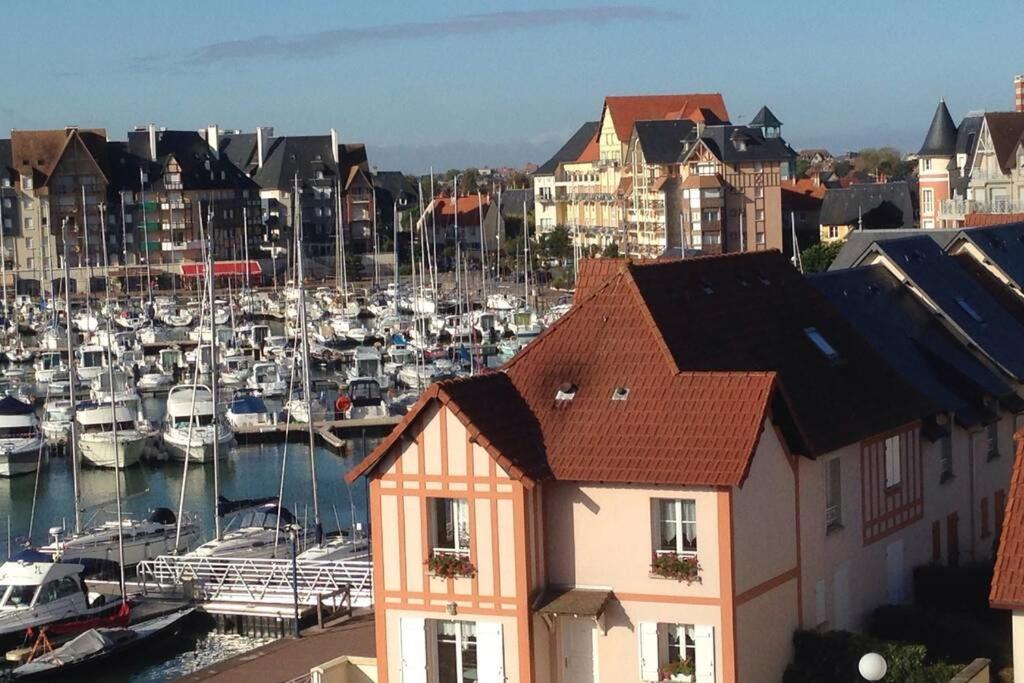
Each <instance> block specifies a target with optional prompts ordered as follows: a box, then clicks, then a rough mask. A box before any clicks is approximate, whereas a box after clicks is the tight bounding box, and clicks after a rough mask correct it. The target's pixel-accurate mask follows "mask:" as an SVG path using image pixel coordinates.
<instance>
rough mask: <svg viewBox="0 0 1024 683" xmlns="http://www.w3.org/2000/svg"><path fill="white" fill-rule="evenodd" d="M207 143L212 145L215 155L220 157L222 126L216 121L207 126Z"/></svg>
mask: <svg viewBox="0 0 1024 683" xmlns="http://www.w3.org/2000/svg"><path fill="white" fill-rule="evenodd" d="M206 144H207V145H209V146H210V151H211V152H213V156H215V157H217V158H218V159H219V158H220V128H218V127H217V124H216V123H214V124H212V125H209V126H207V127H206Z"/></svg>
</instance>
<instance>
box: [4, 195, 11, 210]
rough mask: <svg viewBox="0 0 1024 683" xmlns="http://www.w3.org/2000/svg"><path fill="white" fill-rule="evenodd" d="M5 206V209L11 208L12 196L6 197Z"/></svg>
mask: <svg viewBox="0 0 1024 683" xmlns="http://www.w3.org/2000/svg"><path fill="white" fill-rule="evenodd" d="M4 208H5V209H9V208H11V198H10V197H4Z"/></svg>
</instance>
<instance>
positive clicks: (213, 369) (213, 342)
mask: <svg viewBox="0 0 1024 683" xmlns="http://www.w3.org/2000/svg"><path fill="white" fill-rule="evenodd" d="M199 229H200V231H202V229H203V222H202V213H200V215H199ZM206 232H207V233H208V235H207V236H206V237H207V238H208V243H209V246H208V247H207V249H206V268H205V270H206V281H207V286H208V287H209V291H210V294H209V299H210V394H211V397H212V400H213V500H214V515H213V530H214V535H215V536H216V538H217V540H218V541H219V540H220V539H221V529H220V515H218V514H216V501H217V500H219V498H220V463H219V462H218V461H219V460H220V433H219V432H220V415H219V414H218V413H217V307H216V304H215V303H214V300H213V295H214V287H213V208H212V204H210V205H208V206H207V214H206ZM202 238H203V236H202V235H201V236H200V239H202ZM203 243H204V244H206V243H207V240H205V239H204V240H203ZM199 336H200V339H202V331H201V330H200V335H199ZM200 347H201V345H200V346H199V347H196V349H197V351H198V349H199V348H200ZM201 360H202V353H201V352H199V353H197V354H196V365H198V364H199V363H200V361H201ZM192 396H193V397H195V389H194V388H193V390H192ZM191 448H192V440H191V437H190V438H189V442H188V449H191ZM188 449H186V454H185V457H186V458H187V457H188V452H189V451H188Z"/></svg>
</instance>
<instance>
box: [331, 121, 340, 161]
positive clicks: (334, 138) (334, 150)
mask: <svg viewBox="0 0 1024 683" xmlns="http://www.w3.org/2000/svg"><path fill="white" fill-rule="evenodd" d="M331 157H332V158H333V159H334V163H338V131H336V130H334V129H333V128H331Z"/></svg>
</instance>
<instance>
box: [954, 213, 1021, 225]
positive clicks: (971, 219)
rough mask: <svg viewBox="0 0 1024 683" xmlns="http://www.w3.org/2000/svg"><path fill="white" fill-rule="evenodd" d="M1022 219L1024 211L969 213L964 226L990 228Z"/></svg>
mask: <svg viewBox="0 0 1024 683" xmlns="http://www.w3.org/2000/svg"><path fill="white" fill-rule="evenodd" d="M1021 221H1024V213H969V214H967V215H966V216H964V227H965V228H989V227H992V226H994V225H1006V224H1007V223H1019V222H1021Z"/></svg>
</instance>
